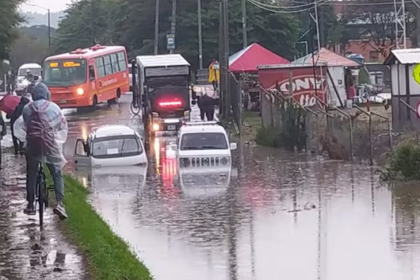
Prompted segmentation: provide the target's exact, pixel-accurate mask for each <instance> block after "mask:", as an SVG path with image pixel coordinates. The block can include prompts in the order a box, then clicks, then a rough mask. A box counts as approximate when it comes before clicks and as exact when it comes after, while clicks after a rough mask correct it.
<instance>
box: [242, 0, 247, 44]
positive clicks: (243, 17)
mask: <svg viewBox="0 0 420 280" xmlns="http://www.w3.org/2000/svg"><path fill="white" fill-rule="evenodd" d="M246 29H247V27H246V0H242V42H243V47H244V49H245V48H246V47H248V34H247V30H246Z"/></svg>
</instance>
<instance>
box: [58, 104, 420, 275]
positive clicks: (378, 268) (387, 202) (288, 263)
mask: <svg viewBox="0 0 420 280" xmlns="http://www.w3.org/2000/svg"><path fill="white" fill-rule="evenodd" d="M120 108H121V109H120ZM124 108H126V109H124ZM112 110H117V111H116V112H117V113H115V112H112ZM118 110H119V111H118ZM127 110H128V106H127V105H124V104H122V105H120V106H118V107H117V108H106V109H103V110H102V111H100V113H95V114H99V115H100V118H96V117H95V118H89V117H87V118H86V117H85V118H84V119H83V117H82V118H80V116H75V117H74V119H73V120H70V123H71V127H72V130H71V135H73V136H72V137H79V135H81V134H83V133H84V132H83V131H84V130H88V129H89V128H90V127H92V126H96V125H100V124H107V123H109V124H112V123H116V122H117V123H124V124H134V125H137V124H136V121H135V120H134V121H133V120H132V118H131V116H130V113H129V112H128V111H127ZM83 127H85V128H86V129H84V128H83ZM73 141H75V140H73ZM69 142H71V141H69ZM73 145H74V144H73ZM157 145H158V144H157ZM73 149H74V147H71V146H68V147H67V148H66V151H67V152H68V156H69V155H70V154H71V153H72V151H74V150H73ZM236 157H237V158H236V160H235V163H234V169H233V170H228V171H226V170H224V171H223V172H221V173H223V175H221V173H220V170H219V171H218V172H219V173H220V174H219V173H217V172H216V173H217V174H216V173H215V170H207V171H206V170H205V171H203V172H202V173H197V174H187V173H188V172H187V173H186V172H185V171H182V170H181V171H180V170H179V169H177V167H176V163H175V161H174V160H173V159H169V158H165V155H164V154H161V153H160V147H155V146H154V147H153V149H152V151H151V154H150V160H151V163H150V164H149V167H148V168H141V167H133V168H113V169H100V170H89V171H86V172H84V173H83V172H81V171H78V172H79V173H78V174H79V176H80V178H81V179H82V181H84V182H85V183H86V184H87V185H90V187H91V189H92V195H91V201H92V204H93V205H94V207H95V208H96V210H97V211H98V212H99V213H100V214H101V215H102V216H103V218H104V219H105V220H106V221H107V222H108V223H109V224H110V226H111V227H112V228H113V230H114V231H115V232H116V233H117V234H119V235H120V236H121V237H122V238H123V239H125V240H126V241H127V242H128V243H129V244H130V246H131V247H132V248H133V250H134V251H135V252H136V254H137V255H138V257H139V258H140V259H141V260H143V261H144V262H145V264H146V265H147V266H148V267H149V268H150V269H151V271H152V272H153V274H154V275H155V277H156V279H157V280H160V279H162V280H166V279H175V280H177V279H179V280H188V279H194V280H196V279H209V280H210V279H211V280H214V279H217V280H224V279H229V280H233V279H241V280H247V279H253V280H270V279H273V280H277V279H281V278H287V279H299V280H306V279H308V280H309V279H311V280H312V279H332V280H335V279H340V280H347V279H349V280H350V279H351V280H354V279H361V280H363V279H366V280H371V279H389V280H405V279H420V267H419V266H418V265H416V264H418V263H420V248H419V244H420V229H419V222H420V218H419V210H420V191H419V190H418V188H417V186H416V185H411V186H410V185H398V186H388V185H386V184H381V183H380V182H379V181H378V178H377V176H376V175H375V174H374V172H373V171H372V170H371V169H370V168H369V167H367V166H360V165H350V164H344V163H340V162H332V161H323V160H321V159H319V158H316V157H311V156H296V155H294V154H290V153H285V152H281V151H279V150H272V149H262V148H251V147H245V148H244V149H243V157H242V158H241V157H240V156H239V151H238V152H236ZM241 159H242V160H241ZM241 163H242V164H241ZM211 174H212V175H211ZM215 174H216V175H215ZM226 174H228V175H229V174H230V176H229V180H227V179H226ZM212 180H213V181H214V182H213V181H212ZM218 180H220V182H218Z"/></svg>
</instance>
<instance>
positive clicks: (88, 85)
mask: <svg viewBox="0 0 420 280" xmlns="http://www.w3.org/2000/svg"><path fill="white" fill-rule="evenodd" d="M42 81H43V82H44V83H45V84H46V85H47V86H48V88H49V89H50V92H51V100H52V101H53V102H55V103H57V104H58V105H59V106H60V108H78V107H91V106H95V105H96V104H98V103H101V102H105V101H107V102H108V103H110V104H111V103H116V102H117V101H118V99H119V98H120V97H121V95H122V94H125V93H126V92H128V91H129V89H130V78H129V70H128V63H127V52H126V50H125V48H124V47H123V46H100V45H96V46H93V47H91V48H88V49H77V50H75V51H72V52H69V53H65V54H59V55H55V56H50V57H48V58H46V59H45V61H44V67H43V77H42Z"/></svg>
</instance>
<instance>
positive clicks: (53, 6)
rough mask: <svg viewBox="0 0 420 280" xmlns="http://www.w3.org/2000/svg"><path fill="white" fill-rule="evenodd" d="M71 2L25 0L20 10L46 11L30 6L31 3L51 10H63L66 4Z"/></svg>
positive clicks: (64, 0) (61, 0) (65, 0)
mask: <svg viewBox="0 0 420 280" xmlns="http://www.w3.org/2000/svg"><path fill="white" fill-rule="evenodd" d="M71 2H73V0H27V2H26V4H23V5H22V10H23V11H25V12H29V11H32V12H37V13H42V14H45V13H47V11H46V10H45V9H42V8H38V7H34V6H31V4H32V5H38V6H41V7H45V8H49V9H50V10H51V12H58V11H62V10H64V9H65V8H66V7H67V4H69V3H71Z"/></svg>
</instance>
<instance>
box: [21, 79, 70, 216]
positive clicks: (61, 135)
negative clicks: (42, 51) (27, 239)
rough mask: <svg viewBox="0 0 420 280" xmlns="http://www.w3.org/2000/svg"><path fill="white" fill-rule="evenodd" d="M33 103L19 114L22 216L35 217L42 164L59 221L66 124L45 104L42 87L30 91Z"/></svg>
mask: <svg viewBox="0 0 420 280" xmlns="http://www.w3.org/2000/svg"><path fill="white" fill-rule="evenodd" d="M30 93H31V94H32V100H33V102H31V103H29V104H27V105H26V106H25V107H24V108H23V111H22V118H23V126H24V128H23V129H24V130H25V131H26V143H25V145H26V163H27V168H26V172H27V174H26V181H27V182H26V192H27V201H28V206H27V207H26V209H25V210H24V213H25V214H28V215H35V214H36V212H35V205H34V204H35V190H36V180H37V174H38V168H39V164H40V163H46V165H47V167H48V169H49V171H50V173H51V175H52V177H53V181H54V189H55V196H56V199H57V206H56V207H55V208H54V214H56V215H57V216H58V217H59V218H60V219H61V220H64V219H66V218H67V213H66V210H65V209H64V205H63V199H64V181H63V174H62V168H63V166H64V164H65V163H66V159H65V158H64V155H63V144H64V143H65V141H66V139H67V132H68V127H67V121H66V118H65V117H64V115H63V113H62V112H61V110H60V108H59V107H58V106H57V104H55V103H53V102H51V101H49V99H50V95H51V94H50V92H49V90H48V88H47V86H46V85H45V84H43V83H39V84H36V85H35V86H34V87H33V88H32V89H31V92H30Z"/></svg>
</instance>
